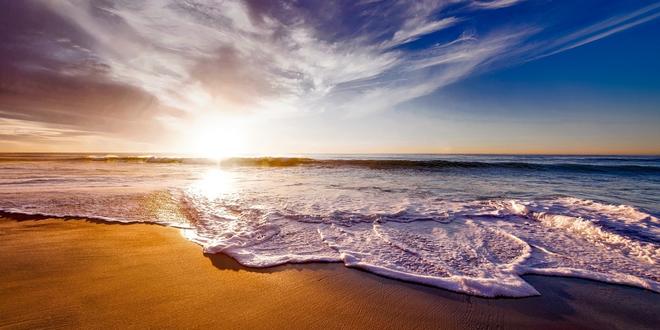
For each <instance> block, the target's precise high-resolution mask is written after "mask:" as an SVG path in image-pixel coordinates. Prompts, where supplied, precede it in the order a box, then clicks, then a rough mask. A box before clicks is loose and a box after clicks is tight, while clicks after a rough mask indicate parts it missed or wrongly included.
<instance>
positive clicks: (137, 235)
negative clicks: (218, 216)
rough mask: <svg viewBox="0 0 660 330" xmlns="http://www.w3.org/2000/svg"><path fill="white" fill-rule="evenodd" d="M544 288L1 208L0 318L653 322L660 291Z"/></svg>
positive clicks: (77, 324)
mask: <svg viewBox="0 0 660 330" xmlns="http://www.w3.org/2000/svg"><path fill="white" fill-rule="evenodd" d="M525 278H526V280H528V281H529V282H530V283H531V284H532V285H534V286H535V287H536V288H537V289H538V290H539V291H540V292H541V294H542V296H540V297H531V298H521V299H502V298H500V299H483V298H476V297H470V296H467V295H463V294H457V293H453V292H449V291H446V290H441V289H437V288H432V287H426V286H421V285H416V284H411V283H405V282H401V281H396V280H391V279H387V278H383V277H380V276H377V275H373V274H370V273H366V272H363V271H359V270H355V269H348V268H345V267H344V266H342V265H341V264H305V265H286V266H280V267H275V268H269V269H248V268H245V267H242V266H240V265H239V264H237V263H236V262H235V261H233V260H232V259H230V258H228V257H225V256H222V255H204V254H203V253H202V250H201V248H200V247H199V246H197V245H195V244H193V243H191V242H189V241H186V240H185V239H183V238H182V237H181V235H180V232H179V230H177V229H173V228H166V227H161V226H157V225H146V224H130V225H125V224H107V223H97V222H93V221H89V220H82V219H67V220H63V219H38V220H26V219H21V221H17V220H16V219H10V218H7V217H4V218H0V327H3V328H4V327H7V328H18V329H26V328H72V327H73V328H100V327H102V328H191V327H193V328H210V327H213V328H269V329H272V328H301V327H304V328H319V329H320V328H324V329H328V328H397V329H400V328H483V329H486V328H523V327H533V328H556V329H566V328H593V329H606V328H621V329H633V328H649V329H650V328H653V327H654V326H656V327H657V325H658V324H660V295H659V294H656V293H653V292H650V291H645V290H642V289H637V288H632V287H625V286H619V285H609V284H603V283H598V282H594V281H588V280H580V279H569V278H561V277H544V276H526V277H525Z"/></svg>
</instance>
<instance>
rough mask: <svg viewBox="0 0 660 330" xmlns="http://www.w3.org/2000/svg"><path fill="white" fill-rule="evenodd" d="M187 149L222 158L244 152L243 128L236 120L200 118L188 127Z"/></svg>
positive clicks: (193, 152)
mask: <svg viewBox="0 0 660 330" xmlns="http://www.w3.org/2000/svg"><path fill="white" fill-rule="evenodd" d="M188 134H189V138H188V140H189V141H188V143H187V149H188V151H189V152H190V153H192V154H194V155H196V156H198V157H204V158H209V159H216V160H220V159H224V158H229V157H233V156H237V155H239V154H242V153H244V152H245V147H246V144H245V128H244V125H241V123H240V122H238V121H237V120H230V119H224V120H220V119H217V118H215V119H206V120H200V121H198V122H197V123H195V125H193V126H192V127H191V128H190V129H189V132H188Z"/></svg>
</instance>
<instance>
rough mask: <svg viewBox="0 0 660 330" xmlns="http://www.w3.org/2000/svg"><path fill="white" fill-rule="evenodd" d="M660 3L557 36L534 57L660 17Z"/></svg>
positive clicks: (546, 54) (585, 42) (595, 39)
mask: <svg viewBox="0 0 660 330" xmlns="http://www.w3.org/2000/svg"><path fill="white" fill-rule="evenodd" d="M659 9H660V3H655V4H652V5H649V6H646V7H643V8H641V9H639V10H635V11H633V12H631V13H628V14H624V15H617V16H614V17H610V18H608V19H605V20H603V21H600V22H598V23H596V24H593V25H590V26H588V27H586V28H582V29H579V30H577V31H574V32H571V33H569V34H567V35H565V36H563V37H559V38H556V39H554V40H552V41H551V42H549V43H548V44H547V45H545V46H544V47H543V48H542V53H541V54H540V55H538V56H535V57H534V58H533V59H534V60H536V59H540V58H543V57H548V56H552V55H555V54H558V53H561V52H565V51H567V50H571V49H573V48H577V47H580V46H584V45H586V44H590V43H592V42H594V41H598V40H600V39H603V38H606V37H608V36H610V35H613V34H615V33H619V32H622V31H625V30H628V29H630V28H633V27H635V26H638V25H640V24H643V23H646V22H649V21H652V20H654V19H656V18H658V17H660V10H659Z"/></svg>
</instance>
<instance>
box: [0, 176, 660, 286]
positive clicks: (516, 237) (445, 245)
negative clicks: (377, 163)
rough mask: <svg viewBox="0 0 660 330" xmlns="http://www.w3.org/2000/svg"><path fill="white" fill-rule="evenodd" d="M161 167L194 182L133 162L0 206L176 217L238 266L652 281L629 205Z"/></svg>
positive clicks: (653, 272)
mask: <svg viewBox="0 0 660 330" xmlns="http://www.w3.org/2000/svg"><path fill="white" fill-rule="evenodd" d="M100 166H107V165H104V164H103V165H100ZM122 166H124V165H122ZM126 166H134V165H130V164H129V165H126ZM76 170H77V169H76ZM122 170H123V168H122ZM114 171H117V170H114ZM163 171H165V172H167V173H170V174H168V175H173V176H175V177H177V175H180V176H182V177H183V178H188V179H189V178H192V179H194V180H188V179H185V180H184V179H181V180H179V181H176V182H174V183H172V181H167V184H165V183H160V182H159V181H158V180H161V179H160V178H161V176H160V175H161V174H162V173H160V174H159V173H151V172H149V173H143V172H140V173H138V174H139V177H140V178H143V177H148V178H150V179H149V180H152V181H149V182H148V184H146V183H145V182H144V181H140V182H139V183H138V184H135V185H131V184H128V183H127V182H129V183H130V180H128V179H124V180H123V181H121V182H120V183H119V184H117V183H115V181H113V180H114V177H115V176H117V175H115V174H113V175H111V176H109V177H108V178H107V179H105V181H103V184H100V186H98V187H96V186H89V185H87V186H84V187H81V188H79V189H74V188H71V187H69V188H67V189H60V188H59V186H57V188H58V189H55V190H52V186H46V185H47V184H48V183H44V186H43V187H49V188H50V189H51V190H47V189H45V188H43V189H38V188H39V187H40V186H38V185H37V186H30V187H28V188H21V187H18V186H17V187H13V186H11V187H10V186H8V187H9V188H4V190H2V189H0V208H2V209H3V210H5V211H11V212H21V213H25V214H43V215H55V216H60V217H89V218H94V219H100V220H104V221H120V222H155V223H161V224H167V225H170V226H176V227H181V228H185V229H183V234H184V235H185V237H186V238H188V239H190V240H192V241H194V242H196V243H198V244H200V245H201V246H202V247H203V248H204V251H205V252H206V253H223V254H226V255H229V256H231V257H232V258H234V259H236V260H237V261H238V262H239V263H241V264H242V265H245V266H248V267H271V266H275V265H281V264H285V263H302V262H314V261H320V262H343V263H344V264H345V265H346V266H348V267H356V268H361V269H364V270H367V271H370V272H373V273H376V274H380V275H383V276H387V277H391V278H396V279H401V280H405V281H410V282H416V283H421V284H426V285H431V286H437V287H441V288H445V289H448V290H453V291H457V292H463V293H468V294H472V295H479V296H486V297H494V296H511V297H521V296H530V295H536V294H538V292H537V291H536V290H535V289H534V288H533V287H532V286H531V285H529V284H528V283H527V282H525V281H524V280H523V279H522V278H521V277H520V276H521V275H523V274H528V273H534V274H546V275H561V276H575V277H582V278H589V279H594V280H599V281H605V282H611V283H620V284H626V285H633V286H637V287H641V288H646V289H649V290H653V291H656V292H660V286H659V284H658V283H659V282H658V281H659V280H660V278H659V277H660V268H659V266H658V260H660V246H659V244H658V242H659V241H660V232H659V228H660V222H658V219H657V218H656V217H655V216H653V215H651V214H648V213H646V212H644V211H643V210H640V209H636V208H634V207H631V206H627V205H610V204H604V203H599V202H595V201H590V200H585V199H578V198H552V199H530V200H522V199H490V200H476V199H467V200H450V199H442V198H439V197H438V196H437V195H435V194H434V193H433V192H432V191H430V190H428V191H425V190H424V189H418V188H413V189H408V188H407V187H409V186H411V182H412V183H416V184H419V182H421V181H422V179H420V178H412V179H411V178H410V175H408V174H406V173H405V172H403V173H398V172H397V173H398V174H397V173H394V174H393V173H387V174H382V173H381V174H378V175H376V174H374V173H380V172H374V171H370V170H365V169H363V170H358V169H322V170H321V169H316V170H314V171H316V172H309V171H311V170H310V169H297V168H288V169H268V170H241V171H242V172H241V171H236V172H232V173H211V175H207V176H199V175H196V174H195V175H196V176H195V175H193V174H190V173H187V174H185V175H183V174H176V175H175V174H172V173H175V171H179V170H178V167H166V168H165V170H163ZM70 172H72V171H68V170H67V171H63V173H64V174H62V175H63V176H64V175H69V174H68V173H70ZM92 173H93V172H85V173H84V175H83V177H86V176H91V175H92ZM111 173H114V172H111ZM122 173H123V172H122ZM53 175H55V174H53ZM122 175H126V174H125V173H123V174H122ZM6 176H7V177H9V175H6ZM29 177H30V176H29V175H27V176H25V178H26V179H29ZM72 180H73V181H71V182H79V181H81V180H82V179H81V177H74V178H72ZM136 180H137V179H136ZM145 180H146V179H145ZM125 184H128V186H127V187H124V185H125ZM70 185H71V184H70ZM145 186H149V187H150V189H144V187H145ZM35 187H36V188H35ZM108 187H110V188H112V189H109V188H108ZM153 187H155V188H153ZM10 188H11V189H10ZM137 188H140V189H137Z"/></svg>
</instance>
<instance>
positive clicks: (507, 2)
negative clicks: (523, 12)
mask: <svg viewBox="0 0 660 330" xmlns="http://www.w3.org/2000/svg"><path fill="white" fill-rule="evenodd" d="M522 1H523V0H491V1H473V2H472V6H474V7H477V8H483V9H500V8H506V7H511V6H513V5H516V4H518V3H520V2H522Z"/></svg>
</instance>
